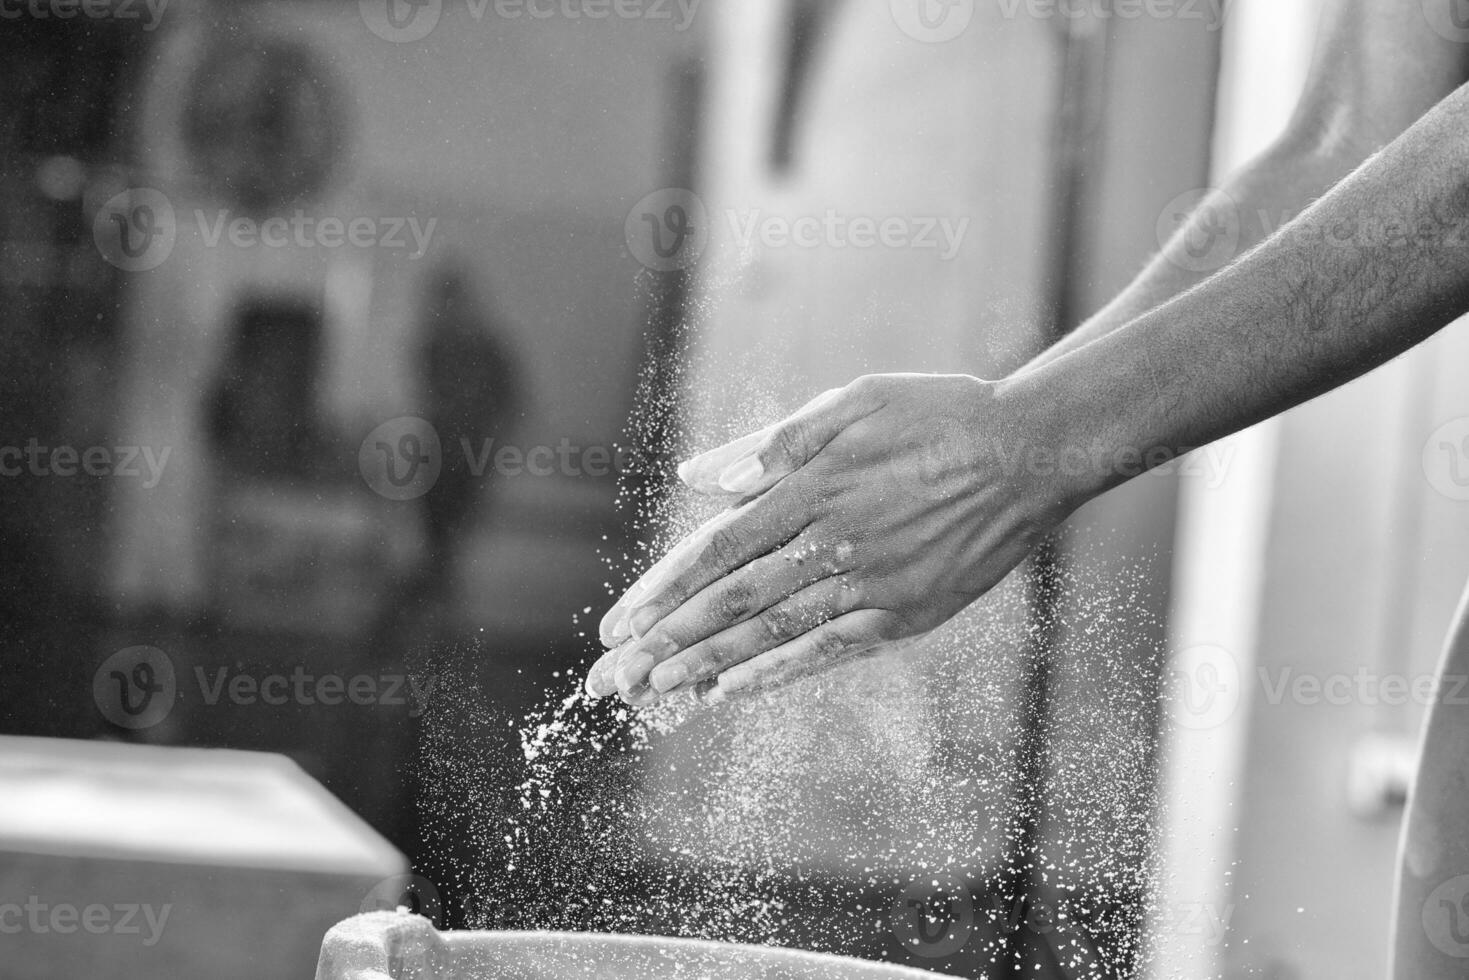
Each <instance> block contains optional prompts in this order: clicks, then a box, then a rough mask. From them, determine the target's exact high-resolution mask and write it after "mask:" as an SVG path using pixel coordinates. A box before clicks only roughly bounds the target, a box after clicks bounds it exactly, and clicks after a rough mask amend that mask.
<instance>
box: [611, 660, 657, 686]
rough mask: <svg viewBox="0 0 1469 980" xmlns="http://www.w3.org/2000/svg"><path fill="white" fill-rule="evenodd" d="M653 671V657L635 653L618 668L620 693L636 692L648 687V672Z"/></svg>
mask: <svg viewBox="0 0 1469 980" xmlns="http://www.w3.org/2000/svg"><path fill="white" fill-rule="evenodd" d="M652 669H653V656H652V654H648V653H635V654H633V655H632V656H631V657H628V658H627V659H626V660H625V661H624V662H623V663H622V665H621V666H620V667H618V668H617V688H618V690H620V691H628V692H632V691H636V690H638V689H640V688H643V687H647V685H648V671H650V670H652Z"/></svg>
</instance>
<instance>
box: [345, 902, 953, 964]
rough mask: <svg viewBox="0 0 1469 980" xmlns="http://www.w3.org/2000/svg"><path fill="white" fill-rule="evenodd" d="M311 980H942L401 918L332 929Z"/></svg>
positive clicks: (816, 960)
mask: <svg viewBox="0 0 1469 980" xmlns="http://www.w3.org/2000/svg"><path fill="white" fill-rule="evenodd" d="M316 980H944V978H942V977H940V975H939V974H936V973H926V972H924V971H922V970H914V969H910V968H908V967H900V966H888V965H885V964H882V963H873V962H870V961H867V960H854V959H848V958H846V957H841V956H828V955H826V954H823V953H806V952H801V951H798V950H791V949H777V948H774V947H769V946H736V945H731V944H729V943H710V942H703V941H701V940H694V939H659V938H656V937H652V936H618V935H603V934H599V933H564V932H457V931H449V932H439V931H438V930H436V929H435V928H434V927H433V924H432V923H431V922H429V921H428V920H427V919H425V918H423V917H421V916H417V915H412V914H410V913H408V912H406V911H399V912H368V913H366V914H364V915H358V916H354V917H352V918H350V919H347V920H346V921H344V922H341V923H339V924H337V925H336V926H334V927H333V928H332V930H331V931H330V932H328V933H327V934H326V939H325V940H323V942H322V944H321V959H320V961H319V963H318V964H317V967H316Z"/></svg>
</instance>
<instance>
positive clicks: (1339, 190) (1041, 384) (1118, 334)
mask: <svg viewBox="0 0 1469 980" xmlns="http://www.w3.org/2000/svg"><path fill="white" fill-rule="evenodd" d="M1466 229H1469V95H1466V92H1465V90H1462V89H1461V90H1460V91H1458V92H1456V93H1454V94H1453V95H1452V96H1450V97H1449V98H1448V99H1445V100H1444V101H1443V102H1442V103H1440V105H1439V106H1438V107H1436V108H1435V109H1434V110H1433V111H1432V112H1430V113H1429V114H1428V115H1427V116H1425V117H1424V118H1423V119H1422V120H1420V122H1419V123H1418V124H1417V125H1415V126H1414V127H1413V128H1412V129H1410V130H1409V131H1408V132H1407V133H1405V134H1404V135H1403V136H1402V137H1400V138H1399V139H1398V140H1397V141H1395V142H1394V143H1393V144H1392V145H1391V146H1389V147H1388V148H1387V149H1386V150H1384V151H1383V152H1382V153H1380V154H1378V155H1377V156H1376V157H1374V158H1373V159H1371V160H1370V161H1368V162H1367V163H1366V164H1365V165H1363V166H1362V167H1361V168H1359V169H1358V170H1357V171H1355V172H1354V173H1352V174H1351V175H1350V176H1349V177H1347V178H1346V179H1345V180H1343V181H1341V182H1340V183H1338V184H1337V186H1336V187H1334V188H1333V189H1332V190H1331V191H1330V192H1329V193H1328V194H1327V195H1326V196H1324V197H1323V198H1322V199H1321V200H1319V201H1318V202H1316V203H1315V204H1314V205H1313V206H1312V207H1310V208H1309V209H1308V210H1307V211H1306V212H1305V213H1304V214H1302V215H1301V216H1300V217H1298V218H1296V219H1295V220H1294V221H1292V222H1291V223H1290V225H1288V226H1287V227H1286V228H1285V229H1283V230H1282V231H1281V233H1279V234H1277V235H1274V236H1272V237H1271V238H1270V239H1269V240H1268V241H1266V242H1265V243H1264V244H1263V245H1261V246H1259V247H1258V248H1256V249H1255V250H1254V251H1252V252H1251V253H1249V254H1248V255H1246V256H1244V257H1243V258H1241V259H1240V260H1238V261H1237V262H1235V263H1234V264H1233V265H1231V266H1229V267H1228V268H1226V269H1224V270H1223V271H1221V272H1219V273H1217V274H1216V275H1214V276H1212V277H1211V278H1209V279H1208V280H1207V281H1205V282H1203V283H1202V284H1200V285H1198V286H1196V287H1195V288H1193V289H1191V290H1189V291H1187V292H1185V293H1183V294H1182V295H1180V296H1177V297H1175V298H1174V299H1173V300H1171V301H1169V302H1167V303H1166V304H1164V305H1163V306H1161V307H1159V308H1158V309H1156V310H1154V311H1152V312H1150V313H1148V314H1145V315H1144V316H1142V317H1139V318H1138V319H1136V320H1134V321H1133V322H1132V323H1130V324H1128V325H1127V326H1125V327H1122V328H1120V329H1117V330H1114V331H1113V332H1111V333H1110V334H1108V335H1106V336H1104V337H1102V338H1100V339H1098V340H1096V341H1094V342H1092V343H1090V344H1088V345H1086V346H1085V347H1083V348H1081V349H1079V350H1077V351H1074V352H1072V353H1069V354H1067V355H1065V356H1062V357H1060V358H1057V359H1055V360H1053V361H1051V362H1050V363H1049V364H1046V365H1044V366H1042V367H1040V368H1037V369H1033V370H1032V371H1029V372H1026V373H1025V374H1023V375H1018V376H1016V377H1014V378H1012V379H1011V382H1009V384H1010V385H1011V387H1012V390H1015V391H1017V392H1020V393H1024V392H1030V393H1032V394H1034V395H1036V396H1037V398H1038V399H1039V400H1038V401H1036V402H1035V404H1037V405H1038V406H1040V405H1045V406H1046V408H1045V409H1044V410H1045V411H1047V412H1048V413H1049V415H1050V417H1051V418H1053V419H1056V420H1057V421H1056V430H1055V434H1056V437H1057V439H1058V440H1059V441H1060V442H1061V443H1063V444H1065V445H1068V446H1077V445H1079V446H1080V448H1083V449H1086V450H1088V451H1090V452H1091V453H1092V454H1093V458H1099V457H1098V456H1097V455H1096V454H1097V453H1098V452H1101V453H1103V454H1105V453H1106V452H1111V451H1120V450H1123V449H1127V450H1135V451H1142V452H1155V453H1156V452H1157V451H1159V450H1162V451H1164V452H1174V451H1180V450H1183V449H1186V448H1189V447H1192V446H1198V445H1202V444H1204V443H1207V442H1210V441H1212V440H1214V439H1217V438H1220V437H1221V436H1224V435H1227V434H1229V433H1232V432H1235V431H1237V430H1239V429H1242V428H1244V427H1246V426H1248V425H1250V424H1252V423H1254V422H1257V421H1259V420H1261V419H1264V418H1267V417H1269V416H1271V415H1274V414H1276V413H1278V412H1280V411H1283V410H1285V409H1287V408H1290V407H1291V406H1293V405H1296V404H1298V403H1300V402H1302V401H1305V400H1307V399H1309V398H1311V397H1313V396H1315V395H1317V394H1320V393H1321V392H1323V391H1326V390H1329V389H1331V388H1334V387H1336V386H1338V385H1340V384H1342V383H1344V382H1346V381H1348V380H1350V379H1352V378H1354V377H1357V376H1358V375H1360V374H1363V373H1365V372H1366V371H1368V370H1370V369H1372V368H1373V367H1375V366H1377V365H1378V364H1381V363H1382V362H1384V361H1386V360H1388V359H1390V358H1392V357H1394V356H1396V355H1397V354H1399V353H1401V352H1403V351H1405V350H1407V349H1408V348H1410V347H1412V346H1413V345H1415V344H1417V343H1418V342H1420V341H1421V340H1423V339H1424V338H1425V337H1427V336H1429V335H1430V334H1432V333H1433V332H1435V331H1437V330H1438V329H1440V328H1441V327H1443V326H1444V325H1446V324H1447V323H1449V322H1450V321H1451V320H1453V319H1454V318H1455V317H1457V316H1458V315H1459V314H1461V313H1462V312H1464V311H1465V309H1466V308H1469V234H1466ZM1154 458H1155V459H1156V458H1158V457H1157V456H1155V457H1154ZM1128 475H1132V474H1131V472H1125V473H1105V474H1101V475H1100V477H1099V478H1098V479H1097V480H1096V481H1095V482H1094V483H1093V484H1092V485H1089V486H1085V487H1083V488H1082V490H1083V492H1084V493H1086V494H1091V493H1096V492H1100V491H1101V490H1105V489H1106V488H1107V487H1109V486H1111V485H1114V484H1116V483H1119V482H1122V480H1123V479H1125V478H1126V476H1128Z"/></svg>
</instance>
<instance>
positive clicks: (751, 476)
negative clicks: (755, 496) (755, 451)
mask: <svg viewBox="0 0 1469 980" xmlns="http://www.w3.org/2000/svg"><path fill="white" fill-rule="evenodd" d="M764 475H765V467H764V466H763V465H762V464H761V462H760V457H759V456H746V457H745V458H744V459H741V460H737V461H735V462H733V463H730V464H729V466H727V467H726V468H725V470H724V472H723V473H721V474H719V486H720V489H722V490H727V491H729V492H730V493H749V492H750V491H751V490H754V489H755V486H756V484H758V483H759V482H760V478H761V477H762V476H764Z"/></svg>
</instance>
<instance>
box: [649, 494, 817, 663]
mask: <svg viewBox="0 0 1469 980" xmlns="http://www.w3.org/2000/svg"><path fill="white" fill-rule="evenodd" d="M795 498H796V495H795V494H789V493H786V494H770V495H767V496H764V497H759V498H756V499H755V500H752V501H750V502H749V503H747V504H746V505H745V506H743V507H741V508H740V509H739V510H738V511H735V512H734V513H733V516H732V518H731V519H729V520H722V521H719V522H715V523H711V524H708V525H705V527H704V528H703V529H701V530H700V531H699V532H697V533H696V539H695V540H693V541H692V542H690V543H689V546H688V549H687V550H686V551H684V552H683V554H682V557H680V558H679V559H678V560H677V561H675V562H672V563H671V564H670V565H669V566H668V567H667V568H666V569H665V570H664V572H663V573H662V574H661V575H660V576H659V577H658V578H657V579H656V580H651V581H649V582H648V583H647V585H646V586H645V587H644V589H643V590H642V591H641V592H639V594H638V597H637V599H636V602H635V604H634V605H633V606H632V607H631V608H630V609H629V611H628V632H629V635H631V636H632V637H633V638H634V639H637V638H640V637H643V636H645V635H647V633H648V632H649V631H650V630H651V629H652V628H653V627H654V626H655V625H656V624H658V623H659V622H660V621H662V619H663V617H664V616H666V615H668V614H669V613H671V612H672V611H673V610H675V609H677V608H678V607H679V606H681V605H683V604H684V603H685V602H687V601H688V600H689V599H691V598H692V597H693V596H695V595H697V594H698V593H699V592H701V591H702V590H704V589H706V588H708V587H709V586H710V585H712V584H713V583H715V582H718V581H720V580H721V579H723V578H725V577H726V576H729V575H732V574H733V573H734V572H736V571H737V570H738V569H741V568H743V567H744V566H746V565H748V564H750V563H752V562H754V561H756V560H758V559H760V558H762V557H764V556H766V555H769V554H771V553H773V552H775V551H776V550H777V549H781V550H783V551H787V550H788V549H787V548H786V547H785V546H786V545H788V544H791V543H793V542H794V540H795V539H796V537H797V536H798V535H799V534H800V533H801V532H802V531H804V530H805V529H806V527H807V526H808V525H809V524H810V523H811V521H812V520H813V518H814V515H813V514H812V513H811V512H810V511H809V509H808V508H807V507H806V506H803V505H802V504H801V503H800V502H799V501H798V500H797V499H795ZM816 557H817V556H816V554H815V552H814V551H813V550H812V549H811V547H810V546H806V545H803V546H802V547H800V548H796V549H789V550H788V554H787V558H788V559H789V560H790V561H791V562H793V563H796V564H801V563H804V562H807V561H810V560H812V559H813V558H816ZM772 601H773V599H772ZM758 611H759V610H758V609H742V608H739V607H738V605H732V606H731V608H730V609H729V610H728V611H727V612H728V614H727V615H725V616H723V617H717V618H716V619H715V621H714V622H713V623H712V625H711V626H710V629H711V631H713V632H718V631H719V630H721V629H725V628H727V627H730V626H733V625H734V624H735V623H737V622H739V621H740V620H741V619H744V618H745V617H746V616H748V615H750V614H751V613H752V612H758Z"/></svg>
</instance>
